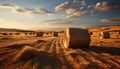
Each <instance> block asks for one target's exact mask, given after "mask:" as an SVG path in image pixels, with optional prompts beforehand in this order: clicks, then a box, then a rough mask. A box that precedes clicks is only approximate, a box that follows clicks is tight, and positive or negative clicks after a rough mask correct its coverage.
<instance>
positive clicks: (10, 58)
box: [0, 37, 120, 69]
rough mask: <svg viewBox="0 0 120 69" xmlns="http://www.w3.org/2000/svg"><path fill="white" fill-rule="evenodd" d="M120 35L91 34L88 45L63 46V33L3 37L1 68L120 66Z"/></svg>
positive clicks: (108, 68) (111, 68)
mask: <svg viewBox="0 0 120 69" xmlns="http://www.w3.org/2000/svg"><path fill="white" fill-rule="evenodd" d="M119 43H120V39H119V38H118V39H101V40H99V39H95V38H91V44H90V47H89V48H82V49H72V48H68V49H66V48H64V46H63V37H33V38H21V39H20V38H19V39H9V40H5V39H0V69H120V44H119Z"/></svg>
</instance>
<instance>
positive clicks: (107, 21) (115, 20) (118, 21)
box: [101, 17, 120, 23]
mask: <svg viewBox="0 0 120 69" xmlns="http://www.w3.org/2000/svg"><path fill="white" fill-rule="evenodd" d="M101 22H104V23H109V22H111V23H120V17H117V18H112V19H102V20H101Z"/></svg>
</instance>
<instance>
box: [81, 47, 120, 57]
mask: <svg viewBox="0 0 120 69" xmlns="http://www.w3.org/2000/svg"><path fill="white" fill-rule="evenodd" d="M82 50H84V51H87V52H97V53H108V54H111V55H118V56H120V48H116V47H109V46H90V47H89V48H88V49H85V48H84V49H82Z"/></svg>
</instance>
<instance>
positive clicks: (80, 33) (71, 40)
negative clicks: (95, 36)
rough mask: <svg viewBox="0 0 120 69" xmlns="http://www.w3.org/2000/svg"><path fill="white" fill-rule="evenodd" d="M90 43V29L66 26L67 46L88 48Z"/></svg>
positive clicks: (65, 45) (65, 44)
mask: <svg viewBox="0 0 120 69" xmlns="http://www.w3.org/2000/svg"><path fill="white" fill-rule="evenodd" d="M89 44H90V35H89V32H88V30H86V29H80V28H66V29H65V31H64V47H65V48H86V47H88V46H89Z"/></svg>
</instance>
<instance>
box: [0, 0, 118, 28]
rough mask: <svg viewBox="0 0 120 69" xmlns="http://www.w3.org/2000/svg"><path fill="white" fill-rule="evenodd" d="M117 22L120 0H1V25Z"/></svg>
mask: <svg viewBox="0 0 120 69" xmlns="http://www.w3.org/2000/svg"><path fill="white" fill-rule="evenodd" d="M97 25H120V0H0V28H17V29H45V28H64V27H87V26H97Z"/></svg>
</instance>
